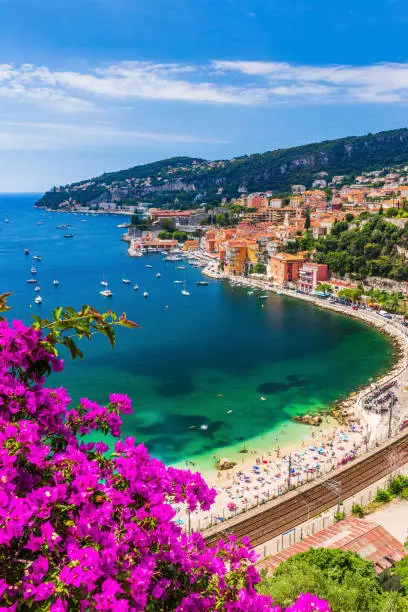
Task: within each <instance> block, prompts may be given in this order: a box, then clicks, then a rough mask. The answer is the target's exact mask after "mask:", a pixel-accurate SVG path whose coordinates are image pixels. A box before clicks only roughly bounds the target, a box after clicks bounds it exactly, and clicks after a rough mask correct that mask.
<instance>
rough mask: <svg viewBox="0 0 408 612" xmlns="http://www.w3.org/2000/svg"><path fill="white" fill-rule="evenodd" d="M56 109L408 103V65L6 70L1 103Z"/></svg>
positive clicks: (131, 64)
mask: <svg viewBox="0 0 408 612" xmlns="http://www.w3.org/2000/svg"><path fill="white" fill-rule="evenodd" d="M2 97H3V98H13V99H17V100H23V101H28V102H30V103H35V104H37V105H46V106H48V107H52V108H54V109H55V110H57V111H64V112H71V113H72V112H75V113H78V112H84V111H86V112H89V111H90V110H96V109H103V108H106V106H107V105H110V106H112V105H116V107H118V106H119V105H123V104H124V103H125V104H128V103H129V101H132V102H134V101H137V100H156V101H172V102H176V101H177V102H184V103H202V104H219V105H240V106H251V105H260V104H268V103H282V102H286V103H296V104H316V103H333V102H335V103H337V104H341V103H350V102H354V103H366V104H367V103H385V104H393V103H401V102H407V101H408V63H383V64H375V65H371V66H347V65H339V66H308V65H295V64H289V63H285V62H261V61H213V62H211V63H209V64H207V65H202V66H194V65H190V64H176V63H172V64H160V63H152V62H138V61H128V62H120V63H116V64H112V65H109V66H105V67H101V66H97V67H94V68H92V69H89V70H86V71H73V70H53V69H51V68H49V67H47V66H35V65H33V64H28V63H27V64H23V65H21V66H13V65H11V64H3V65H0V98H2Z"/></svg>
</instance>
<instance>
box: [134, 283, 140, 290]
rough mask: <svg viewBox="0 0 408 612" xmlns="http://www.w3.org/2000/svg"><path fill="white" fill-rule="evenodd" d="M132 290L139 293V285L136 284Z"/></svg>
mask: <svg viewBox="0 0 408 612" xmlns="http://www.w3.org/2000/svg"><path fill="white" fill-rule="evenodd" d="M133 289H134V291H139V285H138V284H137V283H136V285H133Z"/></svg>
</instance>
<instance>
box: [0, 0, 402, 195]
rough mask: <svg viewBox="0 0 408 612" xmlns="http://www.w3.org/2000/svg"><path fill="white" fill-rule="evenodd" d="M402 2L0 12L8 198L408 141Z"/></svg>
mask: <svg viewBox="0 0 408 612" xmlns="http://www.w3.org/2000/svg"><path fill="white" fill-rule="evenodd" d="M407 27H408V3H407V2H405V1H404V0H371V1H368V0H354V1H351V0H341V1H340V0H325V1H323V0H286V1H284V0H279V1H278V0H193V1H191V0H172V1H171V2H169V1H168V0H167V1H165V0H149V1H147V0H143V1H141V0H81V1H80V0H58V1H55V0H53V1H51V0H35V1H34V0H0V191H41V190H45V189H47V188H48V187H49V186H51V185H53V184H64V183H67V182H70V181H72V180H77V179H80V178H87V177H89V176H94V175H97V174H100V173H102V172H104V171H109V170H115V169H120V168H125V167H129V166H132V165H135V164H137V163H143V162H147V161H152V160H154V159H160V158H163V157H168V156H171V155H193V156H201V157H206V158H212V159H219V158H225V157H233V156H235V155H240V154H245V153H252V152H261V151H266V150H270V149H274V148H279V147H286V146H291V145H297V144H303V143H306V142H313V141H319V140H324V139H330V138H336V137H340V136H347V135H352V134H363V133H366V132H375V131H379V130H385V129H393V128H397V127H406V126H408V119H407V111H408V51H407V46H406V32H407Z"/></svg>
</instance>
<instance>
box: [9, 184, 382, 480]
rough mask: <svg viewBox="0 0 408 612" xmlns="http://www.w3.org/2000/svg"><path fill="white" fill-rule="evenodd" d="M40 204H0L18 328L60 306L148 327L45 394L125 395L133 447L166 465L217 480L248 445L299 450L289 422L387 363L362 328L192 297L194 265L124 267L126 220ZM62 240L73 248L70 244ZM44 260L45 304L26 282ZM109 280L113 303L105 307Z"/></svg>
mask: <svg viewBox="0 0 408 612" xmlns="http://www.w3.org/2000/svg"><path fill="white" fill-rule="evenodd" d="M37 197H38V196H37V195H36V194H28V195H0V292H5V291H12V292H13V295H12V297H11V298H10V305H11V306H12V307H13V311H12V316H14V317H16V318H22V319H23V320H25V321H26V322H29V321H30V314H33V313H36V314H38V313H40V314H41V315H42V316H49V315H50V313H51V311H52V309H53V308H54V307H55V306H57V305H61V304H62V305H70V306H73V307H75V308H78V307H79V306H81V305H82V304H91V305H93V306H94V307H96V308H97V309H98V310H106V309H107V308H112V309H113V310H115V311H116V312H118V313H121V312H126V313H127V315H128V317H129V318H130V319H132V320H134V321H136V322H137V323H139V324H140V325H141V328H140V329H137V330H134V331H129V330H119V332H118V338H117V344H116V346H115V348H114V350H111V349H110V348H109V347H108V345H107V342H106V340H105V339H103V338H94V339H92V342H91V343H86V342H82V345H83V347H82V348H83V350H84V352H85V360H84V361H80V360H76V361H74V362H71V361H70V360H69V359H67V360H66V368H65V371H64V372H63V373H62V374H61V375H58V379H57V377H53V378H52V380H51V383H52V384H55V385H60V384H63V385H65V386H67V388H68V389H69V392H70V395H71V397H72V399H73V401H78V399H79V398H80V397H89V398H91V399H94V400H96V401H99V402H104V401H107V398H108V396H109V393H112V392H123V393H127V394H128V395H129V396H130V397H131V398H132V400H133V405H134V411H135V414H134V415H132V416H129V417H126V418H125V423H124V433H125V435H134V436H135V437H136V438H137V439H138V440H139V441H144V442H145V443H146V444H147V446H148V449H149V451H150V452H151V453H152V454H154V455H155V456H157V457H159V458H160V459H163V460H164V461H166V462H167V463H172V464H180V465H182V464H183V462H184V461H185V460H186V459H189V460H193V461H194V462H195V464H196V466H197V467H198V468H199V469H203V470H209V469H211V467H212V466H213V455H215V456H220V455H221V456H228V457H236V456H237V453H238V451H239V450H240V449H241V448H242V446H243V444H247V445H249V446H251V447H254V445H255V447H256V448H259V447H262V446H264V447H265V448H266V447H267V446H268V445H270V444H271V443H272V442H274V443H275V444H276V443H277V438H278V440H279V444H281V445H282V444H283V443H285V442H288V441H289V440H294V439H298V438H299V437H301V436H302V435H304V434H305V428H304V427H303V426H299V425H295V424H294V423H293V422H292V421H291V418H292V417H293V416H295V415H297V414H305V413H309V412H313V411H316V410H320V409H321V408H322V407H327V406H328V405H329V404H330V403H331V402H333V401H336V400H339V399H341V398H342V397H344V396H345V395H347V394H349V393H350V392H351V391H352V390H354V389H356V388H358V387H359V386H361V385H362V384H365V383H367V382H368V381H369V379H370V378H371V377H374V376H378V375H380V374H382V373H384V372H385V371H386V370H387V369H388V368H389V367H390V366H391V364H392V361H393V347H392V345H391V343H390V342H389V340H388V339H387V338H386V337H385V336H383V335H382V334H380V333H379V332H377V331H376V330H374V329H372V328H370V327H369V326H367V325H365V324H363V323H361V322H359V321H356V320H352V319H348V318H346V317H343V316H341V315H338V314H335V313H332V312H328V311H324V310H321V309H319V308H316V307H314V306H310V305H308V304H305V303H303V302H301V301H298V300H295V299H291V298H286V297H284V296H277V295H271V296H270V297H268V299H267V300H260V299H259V295H260V294H259V292H254V294H253V295H248V290H247V289H243V288H239V287H232V286H231V285H230V284H229V283H226V282H218V281H214V280H209V285H208V286H207V287H197V286H196V282H197V281H198V280H200V278H201V273H200V271H199V269H196V268H193V267H191V266H190V265H189V264H186V266H187V269H186V270H185V271H182V270H178V269H177V265H179V263H173V262H164V261H162V256H161V255H147V256H146V257H143V258H134V259H132V258H129V257H128V256H127V253H126V248H127V245H126V243H124V242H122V241H121V240H120V237H121V234H122V233H123V231H124V230H123V229H119V228H118V227H117V225H118V224H120V223H121V222H123V220H124V218H123V217H118V216H107V215H106V216H105V215H104V216H91V215H74V214H56V213H49V212H44V211H39V210H36V209H34V207H33V204H34V202H35V200H36V199H37ZM5 219H9V221H10V222H9V223H5V222H4V220H5ZM60 224H71V225H72V227H70V228H69V230H61V229H57V227H56V226H57V225H60ZM67 231H69V232H70V233H72V234H73V235H74V238H72V239H64V238H63V234H64V233H67ZM25 248H28V249H29V250H30V255H29V256H26V255H24V249H25ZM36 253H37V254H39V255H40V256H41V257H42V261H41V262H34V263H35V267H36V268H37V270H38V278H39V281H40V285H41V295H42V297H43V303H42V304H41V305H37V304H35V303H34V297H35V293H34V291H33V286H32V285H29V284H27V283H26V282H25V281H26V279H27V278H29V277H30V271H29V270H30V267H31V265H32V259H31V256H32V255H33V254H36ZM146 265H151V266H152V268H147V267H146ZM157 273H160V275H161V276H160V278H156V274H157ZM125 277H126V278H129V279H130V280H131V284H130V285H125V284H124V283H123V282H122V280H121V279H122V278H125ZM54 278H56V279H58V280H59V283H60V284H59V287H58V288H57V289H56V288H55V287H54V286H53V284H52V281H53V279H54ZM102 279H107V280H108V281H109V286H110V288H111V289H112V291H113V294H114V295H113V298H112V299H111V300H107V299H106V298H104V297H102V296H101V295H100V294H99V291H100V290H101V288H102V287H101V285H100V282H101V280H102ZM174 280H182V281H183V282H185V284H186V287H187V288H188V289H189V291H190V293H191V295H190V296H183V295H182V294H181V288H182V286H181V285H178V284H175V283H174ZM136 282H137V283H138V285H139V291H133V284H134V283H136ZM145 290H146V291H148V293H149V297H148V298H147V299H144V298H143V295H142V293H143V291H145ZM262 303H263V304H264V307H263V308H262ZM262 398H265V399H262ZM231 411H232V412H231ZM202 425H204V428H201V426H202Z"/></svg>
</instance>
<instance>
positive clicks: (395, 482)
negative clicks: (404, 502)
mask: <svg viewBox="0 0 408 612" xmlns="http://www.w3.org/2000/svg"><path fill="white" fill-rule="evenodd" d="M407 488H408V477H407V476H404V475H403V474H398V476H395V477H394V478H393V479H392V480H391V482H390V486H389V490H390V492H391V493H392V494H393V495H400V494H401V493H402V492H403V491H404V489H407Z"/></svg>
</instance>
